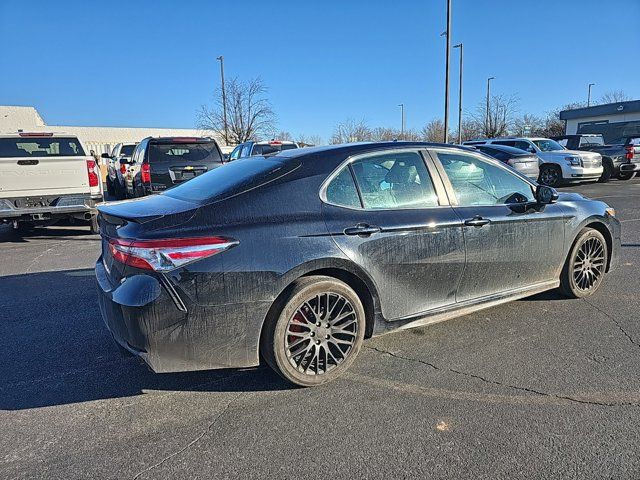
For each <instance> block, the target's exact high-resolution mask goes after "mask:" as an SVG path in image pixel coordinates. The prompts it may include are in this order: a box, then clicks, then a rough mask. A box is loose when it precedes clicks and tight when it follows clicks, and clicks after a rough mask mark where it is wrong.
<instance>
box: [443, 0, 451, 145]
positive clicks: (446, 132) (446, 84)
mask: <svg viewBox="0 0 640 480" xmlns="http://www.w3.org/2000/svg"><path fill="white" fill-rule="evenodd" d="M446 35H447V56H446V65H445V73H444V143H449V59H450V57H451V0H447V31H446Z"/></svg>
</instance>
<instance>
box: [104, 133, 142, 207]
mask: <svg viewBox="0 0 640 480" xmlns="http://www.w3.org/2000/svg"><path fill="white" fill-rule="evenodd" d="M136 145H137V143H118V144H117V145H116V146H115V147H114V148H113V150H112V151H111V153H103V154H102V158H105V159H106V160H107V181H106V183H107V192H108V193H109V195H110V196H111V197H115V198H117V199H121V198H124V197H125V192H126V186H125V175H126V173H127V169H128V167H129V164H130V163H131V154H132V153H133V149H134V148H135V147H136Z"/></svg>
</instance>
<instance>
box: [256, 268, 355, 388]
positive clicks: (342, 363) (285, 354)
mask: <svg viewBox="0 0 640 480" xmlns="http://www.w3.org/2000/svg"><path fill="white" fill-rule="evenodd" d="M285 297H286V298H285V299H284V301H283V307H282V309H281V310H280V311H279V312H277V313H279V314H277V316H276V315H274V316H273V318H271V319H268V320H267V324H266V325H265V329H264V332H263V335H262V349H261V350H262V353H263V356H264V358H265V360H266V361H267V363H268V364H269V365H270V366H271V367H272V368H273V369H274V370H276V371H277V372H278V373H279V374H280V375H281V376H282V377H284V378H285V379H287V380H289V381H290V382H292V383H295V384H296V385H300V386H313V385H320V384H322V383H326V382H329V381H332V380H334V379H335V378H336V377H337V376H338V375H340V374H342V373H343V372H344V371H345V370H347V368H349V366H350V365H351V364H352V363H353V361H354V359H355V357H356V355H357V354H358V351H359V350H360V347H361V345H362V341H363V339H364V331H365V314H364V308H363V306H362V302H361V301H360V298H359V297H358V295H357V294H356V293H355V292H354V291H353V290H352V289H351V288H350V287H349V286H348V285H347V284H345V283H344V282H341V281H340V280H337V279H334V278H331V277H324V276H310V277H303V278H301V279H299V280H297V281H296V282H295V283H294V284H293V285H292V287H290V289H289V292H288V293H287V294H286V296H285Z"/></svg>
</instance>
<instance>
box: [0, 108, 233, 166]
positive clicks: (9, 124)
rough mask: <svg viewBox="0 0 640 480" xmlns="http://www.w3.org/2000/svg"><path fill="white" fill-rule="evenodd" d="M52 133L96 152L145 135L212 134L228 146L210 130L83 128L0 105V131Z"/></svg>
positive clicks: (181, 135)
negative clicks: (53, 122) (76, 140)
mask: <svg viewBox="0 0 640 480" xmlns="http://www.w3.org/2000/svg"><path fill="white" fill-rule="evenodd" d="M20 131H23V132H53V133H67V134H69V135H73V136H77V137H78V138H79V139H80V141H81V142H82V143H83V144H84V146H85V148H86V149H87V153H89V151H90V150H93V151H94V152H95V153H97V154H98V155H99V154H102V153H110V152H111V150H112V149H113V147H114V146H115V145H116V144H118V143H132V142H139V141H140V140H142V139H143V138H145V137H199V136H207V137H213V138H215V139H216V140H217V142H218V144H219V145H220V148H221V149H222V151H223V152H224V153H227V152H230V151H231V150H232V149H231V148H227V147H226V146H225V145H224V142H223V141H222V138H221V136H220V135H218V134H217V133H215V132H213V131H211V130H199V129H192V128H144V127H85V126H76V125H47V123H46V122H45V121H44V119H43V118H42V116H41V115H40V113H39V112H38V110H36V109H35V108H34V107H23V106H4V105H0V134H6V133H16V132H20Z"/></svg>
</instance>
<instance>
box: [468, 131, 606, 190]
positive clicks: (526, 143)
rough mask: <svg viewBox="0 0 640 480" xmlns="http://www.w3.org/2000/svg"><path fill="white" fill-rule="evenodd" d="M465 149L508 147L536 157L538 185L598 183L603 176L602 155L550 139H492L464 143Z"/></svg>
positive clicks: (554, 185)
mask: <svg viewBox="0 0 640 480" xmlns="http://www.w3.org/2000/svg"><path fill="white" fill-rule="evenodd" d="M464 145H506V146H508V147H515V148H519V149H520V150H524V151H526V152H531V153H535V154H536V155H537V156H538V157H539V158H540V178H539V181H540V183H542V184H543V185H549V186H550V187H556V186H558V185H560V184H562V183H565V182H583V181H597V180H598V179H599V178H600V176H601V175H602V172H603V169H602V155H600V154H599V153H594V152H582V151H578V150H567V149H566V148H564V147H563V146H562V145H560V144H559V143H558V142H556V141H555V140H551V139H550V138H539V137H536V138H526V137H508V138H490V139H486V140H473V141H469V142H464Z"/></svg>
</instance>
